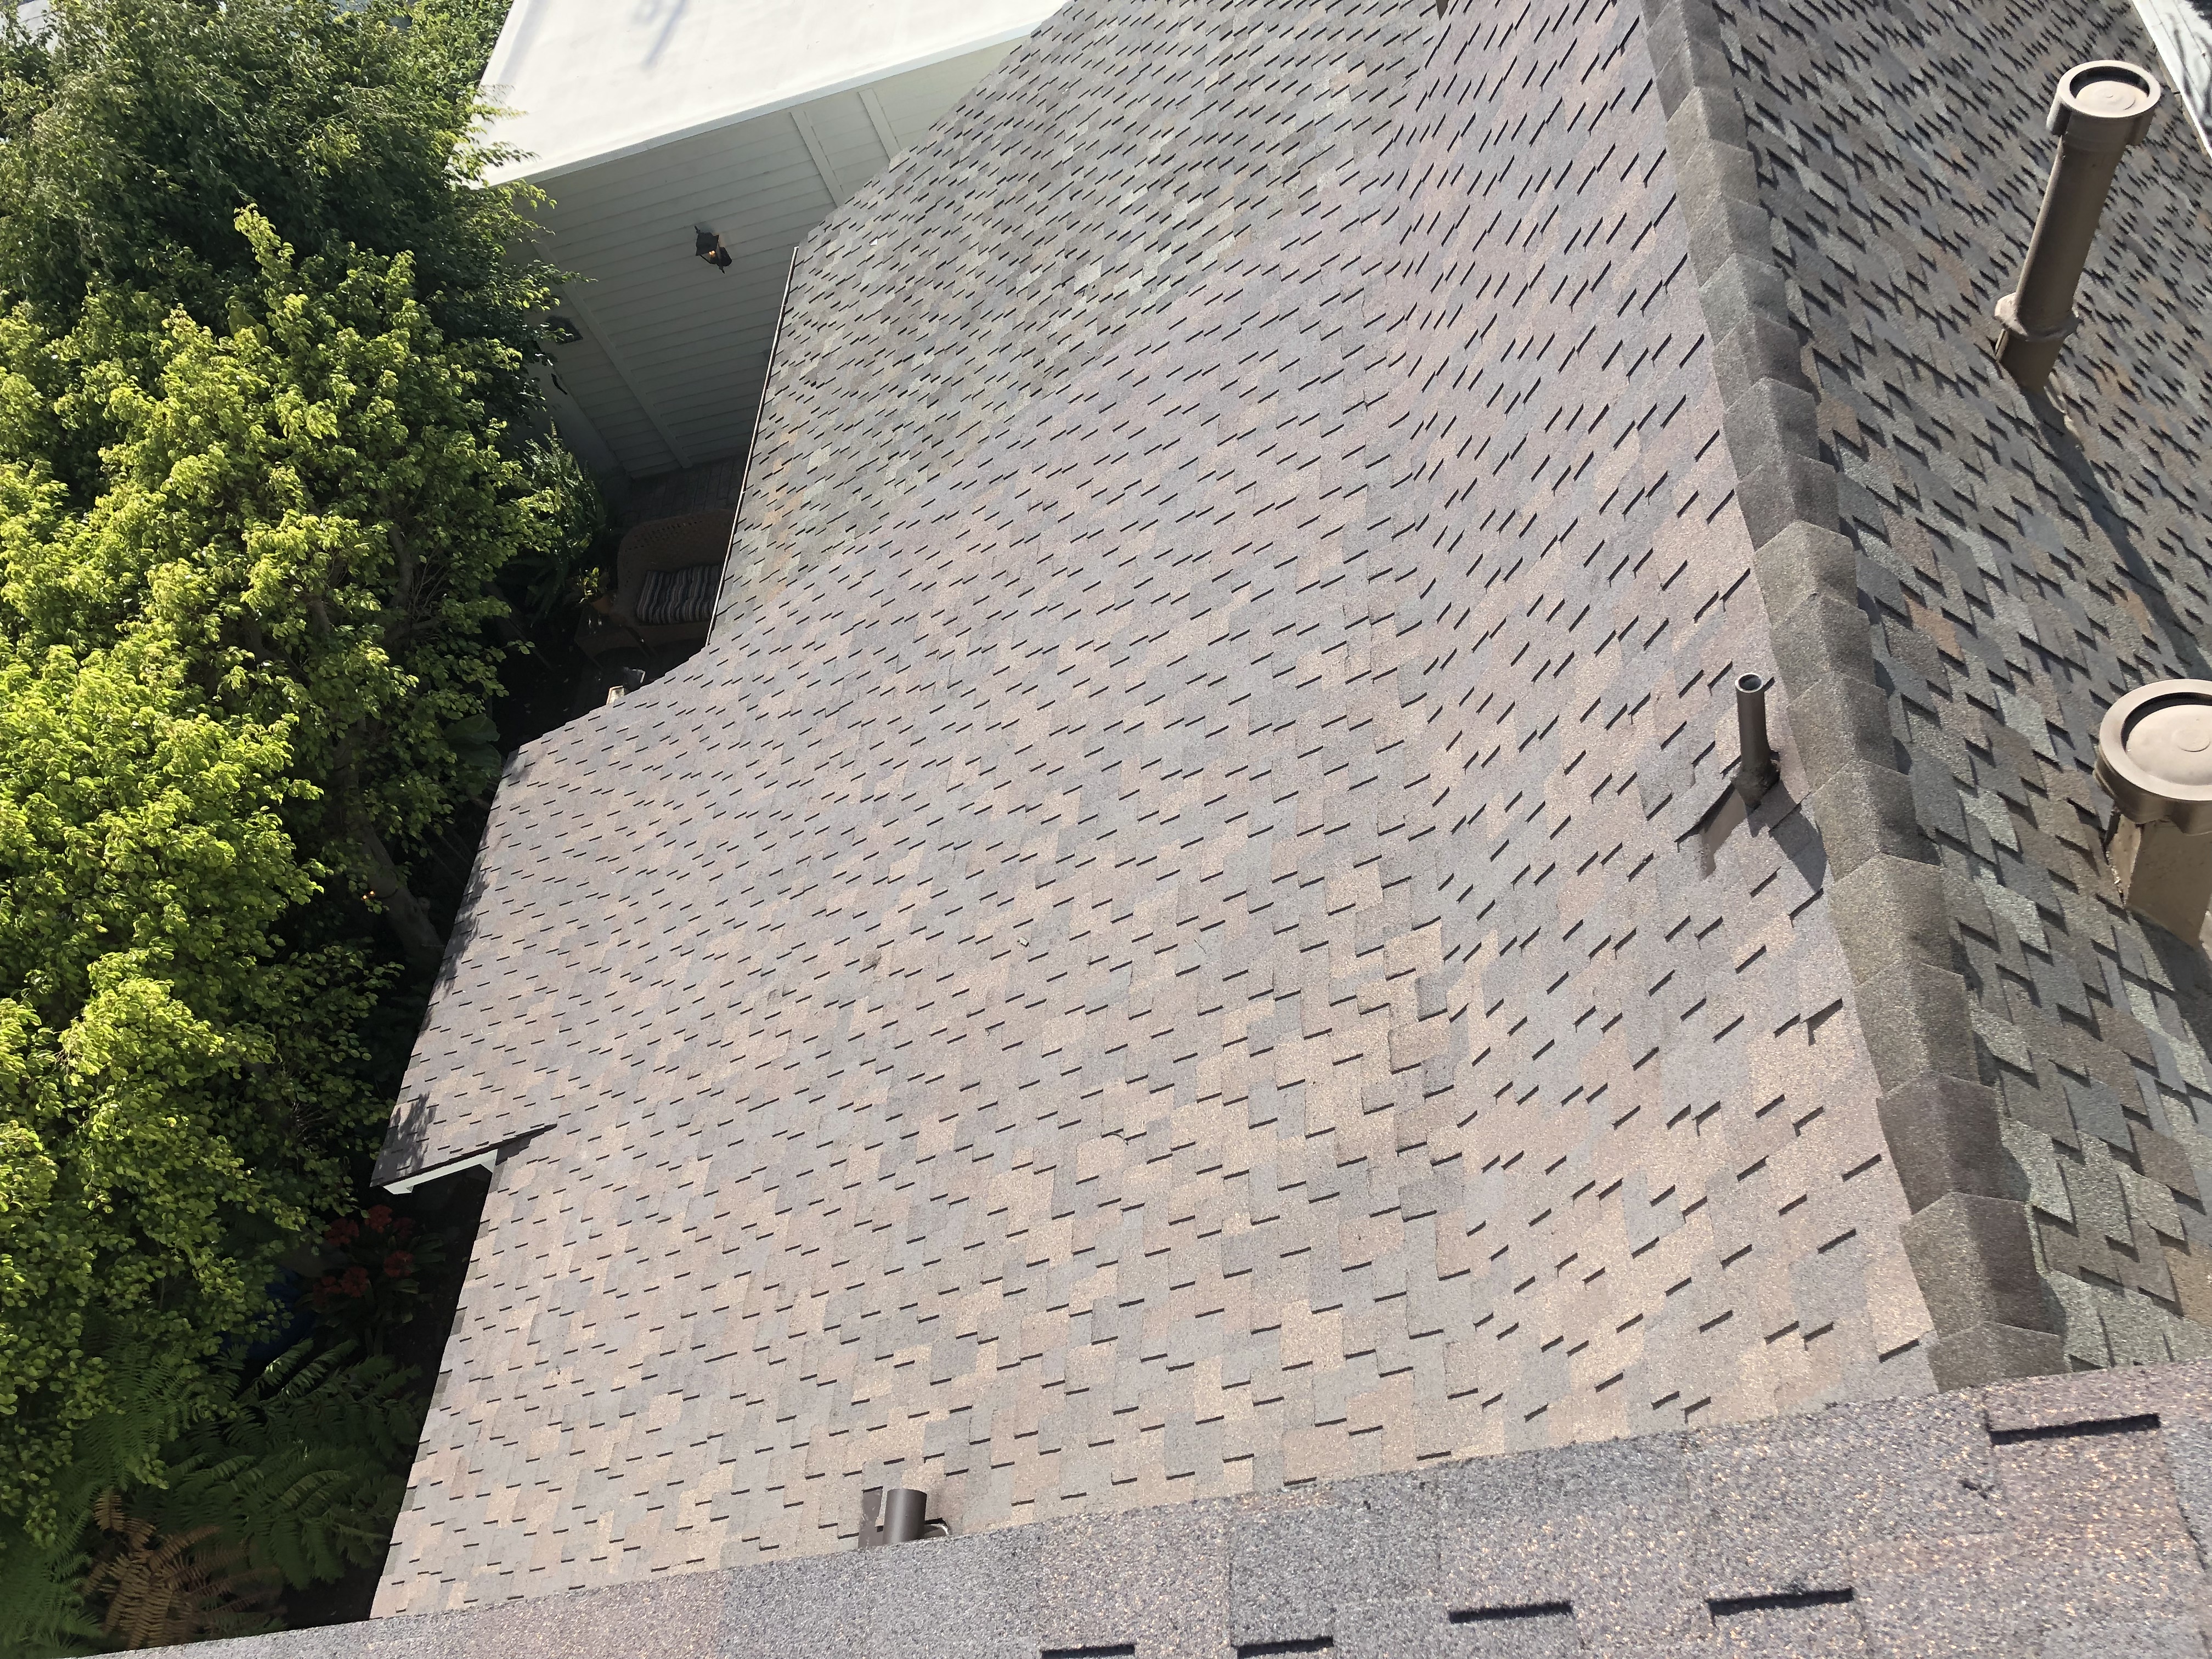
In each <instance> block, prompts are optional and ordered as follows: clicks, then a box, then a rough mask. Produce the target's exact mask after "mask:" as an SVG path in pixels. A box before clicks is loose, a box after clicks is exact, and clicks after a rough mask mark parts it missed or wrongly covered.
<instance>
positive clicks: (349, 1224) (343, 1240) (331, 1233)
mask: <svg viewBox="0 0 2212 1659" xmlns="http://www.w3.org/2000/svg"><path fill="white" fill-rule="evenodd" d="M359 1237H361V1223H359V1222H358V1221H333V1222H332V1223H331V1225H330V1226H329V1227H328V1228H327V1229H325V1231H324V1233H323V1241H324V1243H327V1244H329V1245H330V1246H331V1248H332V1249H343V1248H344V1247H345V1246H346V1245H349V1244H350V1243H353V1242H354V1240H356V1238H359Z"/></svg>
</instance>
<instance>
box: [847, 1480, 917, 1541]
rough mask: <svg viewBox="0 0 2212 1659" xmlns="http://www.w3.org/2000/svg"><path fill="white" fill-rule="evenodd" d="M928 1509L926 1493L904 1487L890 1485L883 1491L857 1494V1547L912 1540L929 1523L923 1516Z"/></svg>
mask: <svg viewBox="0 0 2212 1659" xmlns="http://www.w3.org/2000/svg"><path fill="white" fill-rule="evenodd" d="M879 1505H880V1508H879V1507H878V1506H879ZM928 1509H929V1496H928V1494H927V1493H926V1492H915V1491H914V1490H912V1489H911V1488H910V1487H907V1486H893V1487H892V1488H891V1489H890V1491H889V1492H878V1491H877V1489H875V1488H874V1487H871V1488H869V1489H868V1490H867V1491H866V1492H862V1493H861V1494H860V1547H861V1548H862V1549H864V1550H865V1549H873V1548H875V1547H878V1546H880V1545H884V1544H911V1543H913V1542H914V1541H915V1540H917V1539H919V1538H920V1537H921V1535H922V1534H923V1531H924V1530H925V1528H927V1525H928V1522H927V1521H926V1520H925V1519H924V1518H923V1517H924V1516H926V1515H927V1512H928Z"/></svg>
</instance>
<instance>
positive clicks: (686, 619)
mask: <svg viewBox="0 0 2212 1659" xmlns="http://www.w3.org/2000/svg"><path fill="white" fill-rule="evenodd" d="M721 574H722V567H721V566H720V564H719V563H716V564H688V565H685V566H684V568H683V569H681V570H649V571H647V573H646V577H645V592H642V593H641V594H639V595H638V599H637V619H638V621H639V622H641V623H643V624H644V625H645V626H646V627H647V628H668V627H672V626H674V625H675V624H677V623H702V622H705V621H706V620H707V618H708V617H711V616H713V615H714V585H715V582H716V580H717V579H718V578H719V577H720V575H721Z"/></svg>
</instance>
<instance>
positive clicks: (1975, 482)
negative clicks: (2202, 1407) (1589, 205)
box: [1720, 3, 2212, 1364]
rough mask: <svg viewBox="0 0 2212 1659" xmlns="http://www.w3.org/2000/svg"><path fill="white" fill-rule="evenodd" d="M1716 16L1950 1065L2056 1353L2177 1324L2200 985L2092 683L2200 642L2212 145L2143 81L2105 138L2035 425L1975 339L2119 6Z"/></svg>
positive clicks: (2165, 1334)
mask: <svg viewBox="0 0 2212 1659" xmlns="http://www.w3.org/2000/svg"><path fill="white" fill-rule="evenodd" d="M1720 14H1721V18H1722V23H1723V27H1722V28H1721V31H1720V33H1721V36H1722V49H1723V50H1724V52H1725V54H1726V57H1727V59H1728V62H1729V64H1731V65H1732V66H1733V69H1734V71H1735V76H1736V77H1737V79H1738V82H1739V84H1740V87H1741V93H1742V98H1743V104H1744V109H1745V113H1746V115H1747V143H1748V144H1749V146H1750V149H1751V150H1752V151H1753V154H1754V155H1756V157H1757V161H1758V168H1759V191H1760V192H1761V195H1762V197H1763V198H1764V200H1765V204H1766V205H1767V206H1768V207H1769V208H1770V209H1771V211H1772V215H1773V222H1774V223H1775V225H1776V227H1777V229H1776V232H1775V236H1774V257H1775V258H1776V259H1777V260H1778V264H1779V265H1780V267H1781V269H1782V270H1784V271H1785V272H1786V273H1787V276H1788V277H1789V279H1790V286H1789V290H1788V307H1789V315H1790V319H1792V320H1793V321H1794V322H1795V324H1796V325H1797V327H1798V329H1799V330H1800V331H1802V337H1803V338H1804V339H1805V342H1806V344H1805V350H1804V355H1803V360H1802V361H1803V364H1804V368H1805V369H1806V372H1807V373H1808V374H1810V376H1811V377H1812V382H1813V384H1814V385H1815V386H1817V389H1818V395H1819V404H1818V416H1817V428H1818V430H1817V441H1818V443H1819V446H1820V454H1821V456H1822V457H1823V458H1825V459H1827V460H1828V461H1830V462H1832V465H1833V466H1834V467H1835V468H1836V469H1837V471H1838V474H1839V483H1838V486H1837V494H1836V507H1835V511H1836V513H1837V520H1838V524H1839V525H1840V527H1841V529H1842V530H1843V531H1844V532H1845V533H1846V534H1847V535H1848V536H1849V538H1850V540H1851V543H1852V544H1853V545H1854V547H1855V549H1856V552H1857V587H1858V591H1859V594H1860V604H1861V606H1862V608H1863V611H1864V612H1865V614H1866V616H1867V617H1869V618H1870V619H1871V621H1872V623H1873V643H1874V647H1875V653H1876V656H1877V657H1878V659H1879V660H1880V662H1881V672H1882V674H1883V676H1884V678H1885V682H1886V684H1885V690H1887V692H1888V694H1889V695H1888V699H1887V710H1886V725H1887V733H1893V735H1894V737H1895V738H1897V739H1899V741H1901V742H1902V743H1903V744H1904V745H1905V750H1906V751H1907V752H1909V755H1910V757H1911V758H1910V763H1909V771H1910V781H1911V799H1910V802H1909V808H1910V811H1911V816H1912V817H1914V818H1915V819H1916V820H1917V823H1918V824H1919V825H1920V826H1922V827H1923V829H1924V830H1925V833H1926V836H1927V837H1928V838H1929V842H1930V843H1931V844H1932V856H1934V857H1935V858H1936V859H1938V860H1940V868H1941V874H1942V900H1943V902H1942V911H1941V915H1942V921H1943V924H1944V925H1943V927H1942V930H1941V934H1940V938H1939V940H1938V946H1939V949H1940V952H1941V955H1942V960H1943V965H1944V967H1946V968H1947V969H1948V968H1952V967H1955V969H1956V970H1957V971H1958V972H1959V973H1960V975H1963V981H1964V986H1965V992H1966V1007H1965V1009H1964V1011H1963V1012H1965V1014H1966V1018H1967V1019H1968V1021H1969V1022H1970V1026H1969V1028H1968V1029H1964V1030H1960V1031H1958V1032H1957V1033H1956V1042H1957V1048H1958V1053H1957V1054H1956V1055H1955V1057H1954V1058H1952V1059H1951V1060H1949V1061H1948V1068H1949V1069H1951V1071H1952V1074H1953V1075H1955V1076H1958V1077H1960V1078H1963V1079H1970V1080H1972V1082H1973V1083H1976V1084H1979V1085H1986V1086H1987V1087H1989V1088H1990V1089H1991V1090H1993V1091H1994V1095H1995V1098H1996V1100H1997V1101H1998V1102H2000V1103H2001V1108H2002V1123H2001V1125H1992V1126H1991V1129H1992V1132H1993V1133H1994V1134H2001V1136H2002V1146H2003V1148H2004V1151H2005V1152H2006V1154H2007V1158H2006V1164H2007V1166H2008V1167H2007V1170H2006V1174H2007V1178H2008V1181H2009V1182H2010V1183H2011V1185H2010V1188H2009V1193H2010V1194H2011V1195H2015V1196H2017V1197H2019V1198H2023V1199H2026V1200H2028V1202H2029V1204H2030V1206H2032V1211H2033V1218H2034V1227H2033V1249H2034V1252H2035V1255H2034V1264H2035V1266H2036V1267H2038V1268H2039V1269H2040V1273H2041V1284H2042V1285H2043V1286H2045V1287H2046V1293H2047V1296H2048V1297H2050V1298H2051V1299H2052V1304H2051V1306H2050V1308H2049V1314H2050V1322H2049V1328H2053V1329H2063V1334H2064V1339H2063V1340H2064V1346H2065V1350H2066V1352H2067V1353H2068V1354H2069V1355H2070V1357H2071V1358H2072V1359H2073V1360H2074V1361H2075V1363H2087V1364H2112V1363H2114V1362H2130V1361H2142V1360H2146V1359H2161V1358H2166V1357H2168V1356H2169V1355H2191V1354H2197V1353H2201V1352H2204V1344H2205V1342H2206V1335H2205V1321H2206V1320H2207V1319H2208V1318H2212V1289H2208V1286H2212V1278H2208V1277H2207V1252H2208V1250H2212V1232H2208V1231H2207V1227H2206V1222H2205V1212H2204V1209H2203V1202H2202V1190H2203V1188H2202V1182H2203V1180H2204V1178H2205V1175H2206V1172H2207V1170H2212V1163H2208V1159H2212V1141H2208V1139H2206V1137H2205V1134H2204V1132H2203V1127H2201V1125H2200V1118H2201V1116H2202V1115H2203V1113H2204V1112H2205V1111H2206V1109H2207V1108H2208V1106H2212V1066H2208V1063H2207V1059H2206V1047H2205V1044H2206V1040H2207V1037H2208V1035H2212V1025H2208V1024H2207V1021H2208V1018H2212V1015H2208V1010H2212V1000H2208V993H2209V992H2212V981H2208V979H2207V975H2206V969H2205V963H2204V958H2203V951H2201V949H2197V948H2194V945H2193V944H2192V945H2191V946H2190V947H2185V946H2184V945H2182V944H2181V943H2180V942H2179V941H2177V940H2174V939H2171V938H2170V937H2168V936H2166V935H2165V934H2163V933H2161V932H2160V931H2159V930H2157V929H2155V928H2152V927H2148V926H2147V925H2146V924H2143V923H2142V922H2140V921H2136V919H2134V918H2133V917H2131V916H2130V915H2127V914H2126V913H2125V912H2124V911H2122V910H2121V909H2120V908H2118V904H2117V902H2116V899H2115V896H2114V894H2113V892H2112V887H2111V884H2110V881H2109V878H2108V876H2107V874H2106V869H2105V867H2104V864H2103V861H2102V859H2101V856H2100V838H2101V836H2100V831H2101V824H2102V822H2103V820H2104V818H2105V817H2106V815H2107V814H2108V813H2109V811H2110V810H2111V804H2110V802H2109V801H2108V800H2106V799H2105V798H2104V797H2103V795H2102V793H2101V792H2100V791H2099V790H2098V789H2097V788H2096V787H2094V785H2093V782H2092V781H2091V778H2090V774H2089V769H2090V765H2091V763H2092V761H2093V744H2094V739H2095V734H2096V729H2097V726H2098V723H2099V721H2100V719H2101V717H2102V715H2103V713H2104V710H2105V708H2106V707H2108V706H2109V704H2110V703H2111V702H2112V701H2113V700H2115V699H2116V698H2117V697H2118V696H2119V695H2121V694H2122V693H2123V692H2124V691H2125V690H2129V689H2130V688H2132V687H2133V686H2135V685H2138V684H2143V683H2146V682H2148V681H2151V680H2155V679H2160V678H2173V677H2179V676H2196V677H2202V676H2203V675H2204V674H2205V673H2206V672H2207V667H2206V659H2205V647H2206V641H2207V617H2206V612H2207V610H2208V606H2212V597H2208V595H2209V594H2212V535H2209V534H2208V520H2207V511H2208V507H2212V492H2208V488H2207V483H2206V480H2207V476H2208V475H2207V471H2206V468H2205V464H2204V456H2205V453H2206V450H2207V443H2208V440H2212V406H2208V396H2212V393H2209V392H2208V386H2212V340H2208V337H2207V334H2206V331H2205V328H2204V322H2203V319H2204V317H2205V314H2206V309H2207V306H2208V302H2212V215H2209V214H2208V210H2207V206H2206V204H2207V202H2208V200H2212V162H2208V161H2207V160H2206V158H2205V157H2204V155H2203V153H2202V152H2201V151H2200V150H2199V149H2198V148H2197V145H2196V143H2195V142H2194V139H2193V136H2192V134H2191V131H2190V130H2189V127H2188V125H2187V123H2186V122H2185V120H2183V119H2181V118H2180V117H2179V112H2177V111H2173V110H2172V109H2168V110H2166V111H2164V112H2161V114H2160V118H2159V119H2158V121H2157V122H2156V124H2155V125H2154V130H2153V131H2152V133H2151V135H2150V137H2149V138H2148V140H2147V141H2146V143H2143V144H2142V145H2141V146H2139V147H2138V148H2137V149H2136V150H2134V151H2131V152H2130V155H2129V156H2128V157H2127V159H2126V161H2124V164H2123V166H2122V167H2121V168H2120V171H2119V176H2118V181H2117V183H2116V185H2115V188H2114V191H2113V196H2112V204H2111V206H2110V208H2109V209H2108V210H2107V213H2106V219H2105V228H2104V231H2103V234H2101V235H2100V239H2099V241H2098V245H2097V248H2096V250H2095V252H2093V255H2092V257H2091V259H2090V263H2089V267H2088V270H2087V274H2086V275H2085V277H2084V280H2083V283H2082V288H2081V300H2080V307H2079V308H2080V310H2081V314H2082V317H2083V319H2084V324H2083V327H2082V329H2081V331H2080V333H2079V334H2077V335H2076V336H2075V338H2074V339H2073V340H2072V341H2070V342H2069V345H2068V347H2067V349H2066V353H2065V356H2063V358H2062V359H2061V362H2060V368H2059V370H2058V374H2057V378H2056V379H2055V380H2054V381H2053V383H2052V391H2053V393H2054V398H2055V402H2056V407H2055V409H2054V410H2052V418H2051V419H2050V420H2039V419H2038V418H2037V417H2036V416H2035V413H2034V411H2033V410H2031V409H2030V408H2029V406H2028V405H2027V402H2026V401H2025V400H2024V399H2023V398H2021V396H2020V394H2019V392H2017V390H2016V389H2015V387H2014V386H2012V385H2011V383H2010V382H2009V381H2008V380H2006V379H2005V377H2004V376H2003V375H2002V374H2000V373H1999V372H1998V371H1997V370H1996V368H1995V366H1994V364H1993V363H1992V362H1990V360H1989V358H1988V356H1987V355H1986V353H1985V352H1984V349H1983V346H1984V335H1986V334H1987V333H1988V332H1989V331H1990V329H1989V324H1988V317H1989V313H1990V306H1991V305H1992V304H1993V303H1994V301H1995V300H1996V297H1997V296H1998V295H2001V294H2002V293H2004V292H2006V291H2007V290H2008V289H2009V288H2010V286H2011V284H2012V281H2013V278H2014V275H2015V272H2016V270H2017V269H2018V264H2019V259H2020V255H2021V247H2022V246H2023V244H2024V242H2025V240H2026V237H2027V231H2028V229H2029V228H2030V226H2031V225H2032V224H2033V220H2034V216H2035V211H2036V206H2037V203H2038V201H2039V197H2040V194H2041V191H2042V186H2043V179H2044V176H2045V171H2046V170H2047V168H2048V166H2049V162H2050V141H2049V140H2048V139H2047V138H2046V137H2045V135H2044V133H2043V131H2042V113H2043V111H2044V109H2045V106H2046V104H2047V102H2048V100H2049V97H2050V92H2051V87H2052V85H2053V84H2054V82H2056V80H2057V76H2058V74H2059V72H2060V71H2061V70H2063V69H2065V68H2067V67H2068V66H2069V65H2070V64H2074V63H2077V62H2080V61H2082V60H2085V59H2089V58H2115V57H2117V58H2132V59H2134V60H2135V61H2136V62H2138V63H2143V64H2150V65H2152V66H2153V67H2154V68H2155V66H2156V59H2155V58H2154V55H2153V53H2152V50H2151V46H2150V44H2149V42H2148V40H2146V38H2145V37H2144V36H2143V34H2142V32H2141V27H2140V23H2139V20H2138V18H2137V17H2136V14H2135V12H2134V10H2133V9H2132V8H2131V7H2130V6H2128V5H2124V4H2112V5H2097V6H2092V7H2090V8H2088V9H2086V10H2082V9H2066V10H2061V9H2049V10H2048V11H2046V12H2042V13H2039V12H2038V11H2037V10H2035V9H2030V8H2023V7H2021V6H2018V5H1997V4H1978V5H1966V6H1955V7H1944V8H1939V9H1926V8H1917V7H1904V6H1881V5H1877V6H1858V5H1816V6H1814V7H1812V8H1810V9H1807V8H1802V7H1796V8H1781V7H1769V6H1765V5H1759V4H1739V3H1726V4H1723V5H1722V6H1721V8H1720ZM2059 417H2063V420H2064V422H2065V425H2064V426H2063V427H2062V426H2060V425H2059V424H2057V420H2058V418H2059ZM1944 1068H1945V1067H1943V1066H1939V1069H1944ZM1989 1138H1990V1136H1986V1135H1985V1136H1984V1139H1989ZM1916 1201H1917V1200H1916ZM2022 1249H2023V1250H2025V1249H2026V1245H2025V1243H2023V1246H2022ZM1938 1322H1939V1324H1940V1323H1941V1322H1942V1315H1941V1311H1940V1310H1939V1313H1938Z"/></svg>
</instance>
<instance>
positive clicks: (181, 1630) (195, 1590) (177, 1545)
mask: <svg viewBox="0 0 2212 1659" xmlns="http://www.w3.org/2000/svg"><path fill="white" fill-rule="evenodd" d="M92 1518H93V1522H94V1525H96V1526H98V1527H99V1528H100V1530H101V1531H103V1532H105V1533H106V1534H109V1541H108V1544H107V1546H106V1547H105V1548H104V1549H103V1550H102V1551H101V1552H100V1556H99V1559H96V1560H95V1561H94V1564H93V1568H92V1571H91V1572H90V1573H89V1574H88V1576H87V1577H86V1578H85V1582H84V1588H85V1594H86V1595H88V1596H94V1597H105V1598H106V1604H107V1612H106V1617H105V1618H104V1619H103V1620H101V1621H100V1628H101V1629H102V1630H103V1631H105V1632H106V1633H107V1635H108V1636H109V1638H112V1639H113V1640H116V1641H118V1642H119V1643H121V1644H122V1645H123V1646H125V1647H126V1648H157V1647H170V1646H173V1645H175V1644H178V1643H181V1642H197V1641H202V1640H204V1639H206V1638H210V1637H218V1636H251V1635H253V1634H255V1633H256V1632H260V1631H264V1630H266V1629H268V1628H270V1626H272V1625H273V1624H274V1623H275V1622H276V1605H275V1604H276V1591H277V1587H278V1584H277V1575H276V1572H275V1571H272V1570H271V1569H270V1568H267V1567H263V1566H258V1565H255V1564H254V1563H253V1561H252V1559H250V1558H251V1552H250V1551H249V1550H248V1549H247V1548H246V1546H245V1545H243V1544H240V1543H237V1542H235V1541H231V1540H228V1539H226V1538H224V1537H223V1536H222V1534H221V1532H220V1530H219V1529H218V1528H214V1527H200V1528H194V1529H193V1530H192V1531H190V1532H185V1533H166V1534H165V1533H163V1532H161V1531H160V1530H159V1529H158V1528H156V1527H155V1525H154V1524H153V1523H152V1522H149V1521H147V1520H145V1519H143V1517H141V1516H134V1515H132V1514H131V1513H130V1512H129V1511H128V1510H125V1508H124V1506H123V1500H122V1498H121V1496H120V1494H118V1493H116V1492H105V1493H102V1494H101V1496H100V1499H99V1501H98V1502H97V1503H96V1504H94V1506H93V1511H92Z"/></svg>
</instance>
